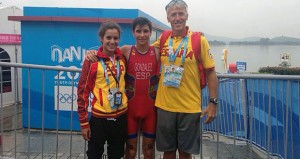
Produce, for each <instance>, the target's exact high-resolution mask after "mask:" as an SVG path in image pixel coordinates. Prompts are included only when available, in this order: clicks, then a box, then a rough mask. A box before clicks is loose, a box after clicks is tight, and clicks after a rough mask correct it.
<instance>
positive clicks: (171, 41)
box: [168, 36, 188, 65]
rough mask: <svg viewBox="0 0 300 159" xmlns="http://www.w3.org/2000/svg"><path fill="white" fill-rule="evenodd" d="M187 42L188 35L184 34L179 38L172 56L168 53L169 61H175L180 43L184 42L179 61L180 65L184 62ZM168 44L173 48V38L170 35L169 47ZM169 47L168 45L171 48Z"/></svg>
mask: <svg viewBox="0 0 300 159" xmlns="http://www.w3.org/2000/svg"><path fill="white" fill-rule="evenodd" d="M187 43H188V36H185V37H184V38H183V39H182V40H181V42H180V44H179V46H178V47H177V49H176V52H175V54H174V56H171V55H170V54H169V55H168V58H169V61H175V59H176V56H177V55H178V53H179V51H180V50H181V47H182V45H183V44H184V49H183V55H182V59H181V62H182V65H183V64H184V62H185V56H186V47H187ZM170 46H171V47H172V48H173V38H172V37H171V38H170V41H169V47H170ZM171 47H170V48H171ZM172 58H175V59H172Z"/></svg>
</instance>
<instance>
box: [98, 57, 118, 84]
mask: <svg viewBox="0 0 300 159" xmlns="http://www.w3.org/2000/svg"><path fill="white" fill-rule="evenodd" d="M99 60H100V62H101V64H102V67H103V69H104V76H105V80H106V84H107V85H109V84H110V82H109V79H108V73H107V70H106V65H105V63H104V61H103V59H102V58H99ZM116 64H117V77H116V76H115V74H114V72H113V71H112V70H111V69H110V67H108V69H109V70H110V72H111V74H112V76H113V77H114V79H115V81H116V83H117V87H119V79H120V61H119V60H117V61H116Z"/></svg>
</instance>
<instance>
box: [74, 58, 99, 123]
mask: <svg viewBox="0 0 300 159" xmlns="http://www.w3.org/2000/svg"><path fill="white" fill-rule="evenodd" d="M95 65H97V62H96V63H91V62H89V61H88V60H85V61H84V63H83V66H82V72H81V75H80V79H79V82H78V88H77V96H78V98H77V105H78V110H77V113H78V116H79V121H80V126H81V128H88V127H89V126H90V125H89V119H88V106H89V96H90V93H91V91H92V90H93V88H94V85H95V73H96V72H95V69H92V67H93V66H95ZM96 70H97V69H96Z"/></svg>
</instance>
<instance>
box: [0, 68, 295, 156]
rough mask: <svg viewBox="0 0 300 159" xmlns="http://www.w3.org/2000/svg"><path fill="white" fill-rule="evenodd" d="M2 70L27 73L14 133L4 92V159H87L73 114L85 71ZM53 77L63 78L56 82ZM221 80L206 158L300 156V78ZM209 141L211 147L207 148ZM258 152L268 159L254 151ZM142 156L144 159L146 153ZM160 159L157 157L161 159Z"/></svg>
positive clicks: (0, 151) (206, 131)
mask: <svg viewBox="0 0 300 159" xmlns="http://www.w3.org/2000/svg"><path fill="white" fill-rule="evenodd" d="M0 66H1V67H12V68H13V69H12V71H13V72H17V71H15V70H17V69H22V75H23V77H22V79H23V86H22V87H23V89H22V90H23V93H22V99H23V100H22V102H23V103H22V105H19V104H18V103H17V99H15V103H16V104H15V105H13V106H12V107H10V108H12V110H11V111H10V112H11V114H12V116H13V118H12V121H10V123H11V125H12V126H11V127H10V129H9V130H8V129H6V128H5V127H6V126H5V122H6V121H5V120H6V115H7V114H4V111H7V109H8V107H4V106H3V104H2V102H3V96H2V95H3V93H2V92H1V107H0V124H1V126H0V129H1V131H0V133H1V134H0V135H1V136H0V139H1V140H2V143H1V145H0V157H1V156H8V157H13V158H21V156H25V157H27V158H34V157H37V158H47V157H48V158H49V156H51V157H54V158H86V155H85V152H86V142H84V141H83V139H82V137H81V135H80V133H79V132H78V131H79V130H80V128H79V123H78V117H77V113H76V112H74V111H71V110H75V109H76V108H75V107H76V99H73V98H76V96H73V95H74V94H76V93H74V92H76V91H75V89H76V78H77V77H78V73H79V72H80V71H81V70H80V69H76V68H66V67H58V66H42V65H31V64H18V63H4V62H0ZM1 67H0V73H1ZM62 71H63V72H68V76H69V79H71V82H67V83H68V85H69V86H70V88H71V89H70V90H69V93H70V94H71V97H70V100H69V106H70V108H68V109H69V111H68V110H66V107H64V105H61V104H62V103H63V102H64V101H60V98H61V97H59V94H60V93H61V94H63V93H64V94H65V93H66V92H65V91H64V88H65V87H64V85H63V84H64V83H66V82H65V81H63V80H62V78H60V75H61V72H62ZM36 74H37V75H36ZM49 76H51V77H53V76H55V77H57V78H55V80H54V81H53V80H52V79H53V78H49ZM32 77H34V78H32ZM37 77H39V78H37ZM218 78H219V98H220V104H219V107H218V116H217V117H216V119H215V120H214V121H213V122H212V124H208V125H206V124H201V130H202V129H203V131H201V140H200V144H201V150H200V151H201V154H200V156H199V157H200V158H203V157H213V158H223V157H225V158H226V157H233V158H257V157H261V158H274V157H275V158H276V157H277V158H290V159H294V158H297V157H298V156H300V154H299V152H298V151H297V150H298V149H299V146H300V137H299V136H300V132H299V127H300V119H299V113H300V108H299V105H300V104H299V103H300V95H299V88H300V86H299V81H300V76H276V75H254V74H239V75H237V74H219V75H218ZM16 81H17V80H15V82H16ZM53 82H54V83H55V86H54V84H53ZM1 83H2V82H1ZM53 87H55V89H53ZM49 90H51V91H50V92H51V93H49ZM202 92H203V95H202V96H203V98H202V105H203V106H204V107H205V106H206V105H207V104H208V100H207V99H208V98H209V97H208V92H207V90H206V89H204V90H203V91H202ZM14 93H17V89H15V90H14ZM55 98H56V99H55ZM66 99H69V98H66ZM20 109H21V110H22V111H21V113H20ZM21 116H22V119H21ZM202 136H203V138H202ZM215 136H216V138H215ZM207 140H209V144H207V143H205V142H207ZM225 141H226V142H225ZM223 143H225V144H223ZM206 145H213V146H212V147H208V148H213V151H212V153H209V151H206V150H205V151H203V149H204V148H205V146H206ZM223 145H225V146H228V147H231V146H233V152H235V151H239V147H241V145H245V148H246V150H245V151H244V150H241V151H243V152H241V154H239V155H236V156H235V155H233V154H231V156H226V155H228V154H223V153H222V152H223V150H222V149H223V148H224V146H223ZM138 146H140V144H139V145H138ZM228 147H227V148H226V149H228ZM257 147H258V148H260V150H261V151H262V155H258V154H257V152H256V151H254V150H256V148H257ZM139 149H140V147H138V150H139ZM205 149H207V148H205ZM264 152H266V153H264ZM138 153H139V154H138V155H137V156H138V158H140V157H141V154H140V153H141V152H140V151H139V152H138ZM236 153H237V152H236ZM160 157H161V156H160V154H156V158H160ZM104 158H105V156H104ZM194 158H197V157H195V156H194Z"/></svg>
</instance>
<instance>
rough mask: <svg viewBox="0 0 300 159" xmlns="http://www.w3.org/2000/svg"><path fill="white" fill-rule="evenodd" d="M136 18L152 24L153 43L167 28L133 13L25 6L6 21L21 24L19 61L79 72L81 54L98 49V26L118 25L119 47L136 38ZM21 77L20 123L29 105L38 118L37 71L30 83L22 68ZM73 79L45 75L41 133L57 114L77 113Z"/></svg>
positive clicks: (61, 74) (65, 75)
mask: <svg viewBox="0 0 300 159" xmlns="http://www.w3.org/2000/svg"><path fill="white" fill-rule="evenodd" d="M139 16H143V17H147V18H148V19H150V20H151V21H152V24H153V32H152V36H151V42H153V41H154V40H156V39H157V38H158V37H159V35H160V34H161V32H162V31H163V30H165V29H170V28H169V27H168V26H166V25H165V24H163V23H161V22H160V21H158V20H157V19H155V18H153V17H151V16H150V15H148V14H146V13H144V12H142V11H140V10H138V9H106V8H102V9H101V8H100V9H96V8H93V9H92V8H52V7H24V16H11V17H9V20H12V21H21V30H22V63H26V64H38V65H49V66H64V67H71V68H81V67H82V63H83V60H84V56H85V53H86V51H87V50H89V49H98V46H99V45H101V43H100V42H99V35H98V30H99V26H100V25H101V23H103V22H106V21H113V22H116V23H118V24H120V26H121V29H122V33H121V39H120V44H119V45H120V46H122V45H124V44H131V45H134V44H135V38H134V37H133V35H132V24H131V23H132V21H133V20H134V19H135V18H136V17H139ZM22 75H23V80H22V81H23V83H22V84H23V89H22V92H23V94H22V97H23V98H22V99H23V119H27V117H28V111H27V108H28V107H29V106H30V109H31V118H32V119H41V115H42V114H41V113H40V112H41V108H42V105H41V104H42V99H43V94H42V92H41V91H42V80H41V76H42V73H41V71H32V72H31V75H30V81H28V72H27V71H25V70H23V74H22ZM72 78H73V77H72V75H71V73H69V72H63V71H61V72H59V73H58V72H57V71H53V72H47V73H46V74H45V96H44V97H45V111H46V112H45V118H46V119H48V120H47V121H45V122H46V123H45V128H46V129H54V128H56V123H55V122H53V121H55V115H56V111H57V110H59V112H60V113H59V114H60V120H64V118H70V111H76V110H77V102H76V100H77V97H76V96H77V93H76V92H77V81H78V78H79V73H75V75H74V79H75V81H76V82H75V88H74V90H72ZM28 83H31V85H29V84H28ZM32 83H34V84H32ZM29 86H30V87H29ZM29 90H30V93H28V91H29ZM58 90H59V91H58ZM72 92H74V93H73V94H72ZM29 94H30V96H31V97H34V98H31V100H30V105H29V104H28V95H29ZM72 100H73V101H72ZM72 103H73V107H72ZM58 108H59V109H58ZM72 108H73V109H72ZM73 118H74V120H73V121H76V122H74V123H73V126H72V127H73V128H74V129H77V130H79V129H80V127H79V123H78V117H77V113H74V115H73ZM67 121H69V120H67ZM41 122H42V121H41V120H34V121H32V123H31V125H30V126H31V127H32V128H40V127H41V125H42V124H41ZM27 125H28V122H27V121H26V120H23V126H24V127H27ZM69 127H70V124H69V123H64V122H62V123H60V124H59V129H69Z"/></svg>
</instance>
